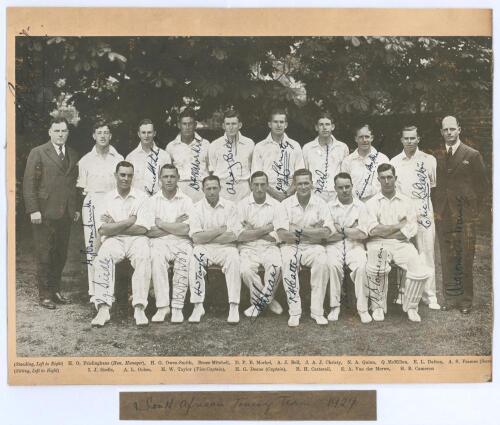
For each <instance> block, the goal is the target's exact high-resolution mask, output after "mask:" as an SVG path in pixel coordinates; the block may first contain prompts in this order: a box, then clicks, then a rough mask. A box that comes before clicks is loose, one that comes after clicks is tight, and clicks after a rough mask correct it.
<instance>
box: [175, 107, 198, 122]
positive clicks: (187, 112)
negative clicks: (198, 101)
mask: <svg viewBox="0 0 500 425" xmlns="http://www.w3.org/2000/svg"><path fill="white" fill-rule="evenodd" d="M183 118H192V119H193V120H195V121H196V112H195V111H194V109H193V108H186V109H184V110H183V111H182V112H181V113H180V114H179V122H180V121H181V120H182V119H183Z"/></svg>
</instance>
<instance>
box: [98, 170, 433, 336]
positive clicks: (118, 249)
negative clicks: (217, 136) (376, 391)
mask: <svg viewBox="0 0 500 425" xmlns="http://www.w3.org/2000/svg"><path fill="white" fill-rule="evenodd" d="M377 172H378V179H379V181H380V184H381V192H380V193H378V194H377V195H375V196H374V197H373V198H371V199H370V200H369V201H368V202H367V203H366V204H365V203H363V202H361V201H359V200H357V199H354V198H353V196H352V181H351V177H350V175H349V174H347V173H340V174H338V175H337V176H336V177H335V190H336V192H337V197H336V199H334V200H332V201H330V202H329V203H328V204H327V203H326V202H325V201H324V200H323V199H322V198H321V197H319V196H317V195H315V194H314V193H312V189H313V185H312V176H311V172H310V171H309V170H306V169H299V170H297V171H296V172H295V173H294V175H293V183H294V185H295V188H296V193H295V194H294V195H292V196H291V197H289V198H287V199H285V200H284V201H283V202H281V203H279V202H278V201H277V200H275V199H273V198H271V197H270V196H268V195H267V185H268V179H267V176H266V174H265V173H264V172H262V171H257V172H255V173H254V174H253V175H252V176H251V179H250V186H251V193H250V195H249V196H248V197H246V198H244V199H243V200H241V201H240V202H239V203H238V204H237V205H236V204H234V203H233V202H231V201H228V200H225V199H223V198H221V197H219V192H220V181H219V178H218V177H217V176H214V175H210V176H208V177H206V178H205V179H204V180H203V192H204V194H205V197H204V198H203V199H202V200H200V201H199V202H197V203H196V204H194V205H193V203H192V201H191V200H190V198H189V197H187V196H186V195H184V194H183V193H182V192H181V191H179V190H178V189H177V182H178V179H179V174H178V171H177V169H176V167H175V166H173V165H171V164H167V165H164V166H163V167H162V168H161V171H160V180H161V190H160V191H158V192H157V193H156V194H155V195H154V196H152V197H151V198H146V197H145V195H143V194H141V193H139V192H136V191H135V190H134V189H132V188H131V184H132V179H133V175H134V168H133V165H132V164H131V163H129V162H126V161H122V162H120V163H118V165H117V166H116V173H115V178H116V190H113V191H111V192H109V193H108V194H107V195H106V199H105V201H104V202H103V204H102V210H100V211H97V212H96V223H95V226H96V229H97V230H98V232H99V234H100V236H101V242H102V244H101V246H100V249H99V251H98V255H97V257H96V258H95V259H94V261H93V269H94V270H93V274H94V279H93V281H92V285H93V287H92V288H89V293H90V294H93V295H92V298H91V301H92V302H93V303H94V304H95V306H96V309H97V315H96V316H95V318H94V319H93V320H92V325H94V326H103V325H104V324H105V323H106V322H107V321H109V319H110V314H109V310H110V307H111V305H112V302H113V299H114V297H113V295H114V283H115V274H114V265H115V264H116V263H118V262H120V261H122V260H123V259H124V258H128V259H129V260H130V262H131V264H132V267H133V268H134V273H133V276H132V294H133V295H132V304H133V306H134V309H135V311H134V317H135V321H136V324H137V325H147V324H148V319H147V317H146V315H145V313H144V309H145V307H146V305H147V299H148V292H149V287H150V282H151V280H152V282H153V287H154V292H155V298H156V307H157V311H156V313H155V315H154V316H153V318H152V321H153V322H162V321H164V320H165V317H166V316H167V315H168V314H169V313H170V312H171V314H172V316H171V321H172V322H173V323H181V322H183V321H184V316H183V307H184V302H185V298H186V294H187V292H188V288H189V292H190V301H191V303H192V304H193V311H192V314H191V316H190V317H189V322H192V323H197V322H200V320H201V318H202V316H203V315H204V314H205V310H204V307H203V302H204V300H205V294H206V285H205V276H206V274H207V268H208V267H209V266H210V265H217V266H220V267H221V268H222V272H223V273H224V275H225V279H226V285H227V293H228V301H229V315H228V318H227V321H228V322H229V323H238V322H239V304H240V289H241V281H243V282H244V283H245V285H247V286H248V288H249V290H250V298H251V305H250V307H249V308H247V309H246V310H245V312H244V314H245V315H246V316H248V317H256V316H258V315H259V314H260V313H261V312H262V311H263V310H264V309H265V308H269V309H270V310H271V311H272V312H274V313H276V314H280V313H281V312H282V311H283V310H282V307H281V306H280V304H279V303H278V302H277V301H276V300H274V294H275V292H276V289H277V288H278V285H279V283H280V282H283V286H284V289H285V293H286V299H287V303H288V311H289V320H288V325H289V326H291V327H295V326H298V325H299V322H300V318H301V315H302V306H301V298H300V282H299V270H300V267H301V266H307V267H310V270H311V279H310V283H311V306H310V312H311V318H312V319H313V320H315V321H316V323H317V324H319V325H326V324H328V321H336V320H337V319H338V317H339V313H340V298H341V284H342V281H343V278H344V270H345V269H346V268H349V269H350V272H351V274H350V276H351V279H352V281H353V282H354V285H355V294H356V298H357V310H358V314H359V316H360V319H361V321H362V322H363V323H368V322H371V320H372V318H373V320H376V321H382V320H384V313H386V312H387V287H388V282H387V277H388V272H389V270H390V263H391V262H393V263H395V264H397V265H398V266H400V267H401V268H402V269H403V270H404V271H405V272H406V281H405V283H404V291H403V294H402V307H403V311H405V312H407V314H408V318H409V319H410V320H411V321H414V322H419V321H420V316H419V315H418V312H417V310H418V304H419V302H420V299H421V297H422V293H423V290H424V286H425V282H426V280H427V278H428V277H429V274H430V273H429V270H428V268H427V267H426V266H425V263H424V261H423V259H422V258H421V257H420V256H419V254H418V252H417V250H416V248H415V246H414V245H413V244H412V243H411V242H410V240H411V239H412V238H413V237H414V236H415V234H416V232H417V217H416V212H415V208H413V207H412V205H413V204H412V202H411V200H410V199H408V198H406V197H405V196H403V195H401V194H400V193H398V192H397V191H396V190H395V182H396V175H395V170H394V167H393V166H392V165H390V164H382V165H380V166H379V167H378V169H377ZM365 242H366V249H365ZM171 262H173V282H172V299H170V288H169V277H168V267H169V263H171ZM259 267H262V268H263V269H264V279H263V280H261V278H260V276H259V274H258V270H259ZM328 281H330V308H331V311H330V312H329V314H328V317H327V318H326V317H325V316H324V311H323V304H324V299H325V296H326V291H327V286H328ZM170 308H171V310H170ZM369 308H370V309H371V311H372V314H371V315H370V312H369Z"/></svg>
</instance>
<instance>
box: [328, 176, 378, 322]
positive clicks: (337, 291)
mask: <svg viewBox="0 0 500 425" xmlns="http://www.w3.org/2000/svg"><path fill="white" fill-rule="evenodd" d="M334 181H335V191H336V192H337V197H336V198H335V199H333V200H331V201H330V202H329V203H328V208H329V209H330V213H331V215H332V221H333V225H334V226H335V231H334V232H333V233H332V235H331V236H330V237H329V238H328V239H327V241H328V244H327V245H326V254H327V256H328V267H329V270H330V308H331V311H330V314H329V315H328V320H330V321H336V320H338V318H339V313H340V297H341V289H342V281H343V280H344V268H345V267H348V268H349V269H350V270H351V274H350V276H351V279H352V281H353V282H354V288H355V293H356V300H357V304H356V306H357V310H358V315H359V317H360V319H361V322H362V323H370V322H371V321H372V318H371V316H370V313H369V312H368V288H367V286H368V285H367V279H366V251H365V246H364V244H363V241H364V240H365V239H366V238H367V237H368V231H367V230H366V225H367V223H368V210H367V208H366V205H365V204H364V203H363V202H361V201H360V200H359V199H356V198H354V197H353V196H352V180H351V176H350V175H349V174H347V173H339V174H337V175H336V176H335V179H334Z"/></svg>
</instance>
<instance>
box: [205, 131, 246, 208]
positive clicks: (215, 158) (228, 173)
mask: <svg viewBox="0 0 500 425" xmlns="http://www.w3.org/2000/svg"><path fill="white" fill-rule="evenodd" d="M254 147H255V143H254V142H253V140H252V139H249V138H248V137H245V136H243V135H242V134H241V133H238V136H237V141H236V143H231V141H230V140H229V139H228V138H227V136H226V135H224V136H222V137H219V138H218V139H216V140H214V141H213V142H212V143H210V147H209V150H208V154H209V160H210V170H211V171H213V173H214V174H215V175H216V176H217V177H219V179H220V180H221V192H220V196H222V197H223V198H226V199H229V200H230V201H239V200H240V199H243V198H244V197H245V196H247V195H248V193H249V192H250V186H249V184H248V182H249V181H250V171H251V166H252V154H253V150H254ZM241 192H244V194H242V193H241Z"/></svg>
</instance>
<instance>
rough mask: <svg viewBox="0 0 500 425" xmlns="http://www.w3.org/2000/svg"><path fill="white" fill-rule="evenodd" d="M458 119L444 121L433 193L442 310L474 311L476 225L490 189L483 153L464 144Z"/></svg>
mask: <svg viewBox="0 0 500 425" xmlns="http://www.w3.org/2000/svg"><path fill="white" fill-rule="evenodd" d="M460 130H461V129H460V125H459V123H458V121H457V119H456V118H455V117H452V116H447V117H445V118H444V119H443V121H442V127H441V135H442V136H443V139H444V141H445V145H444V146H443V147H442V149H441V150H440V152H439V154H438V155H437V158H436V159H437V178H436V180H437V186H436V189H435V190H434V191H433V192H432V198H433V204H434V213H435V217H436V229H437V234H438V238H439V248H440V252H441V267H442V271H443V292H444V298H445V304H444V305H443V307H442V310H449V309H452V308H457V309H459V310H460V311H461V312H462V313H463V314H469V313H470V310H471V308H472V294H473V284H472V264H473V261H474V251H475V243H476V222H477V221H478V217H479V215H480V210H481V203H482V201H483V199H485V195H486V191H487V189H488V179H487V177H486V169H485V167H484V163H483V159H482V157H481V154H480V153H479V152H478V151H477V150H475V149H473V148H471V147H469V146H467V145H465V144H464V143H462V142H461V141H460V137H459V136H460Z"/></svg>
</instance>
